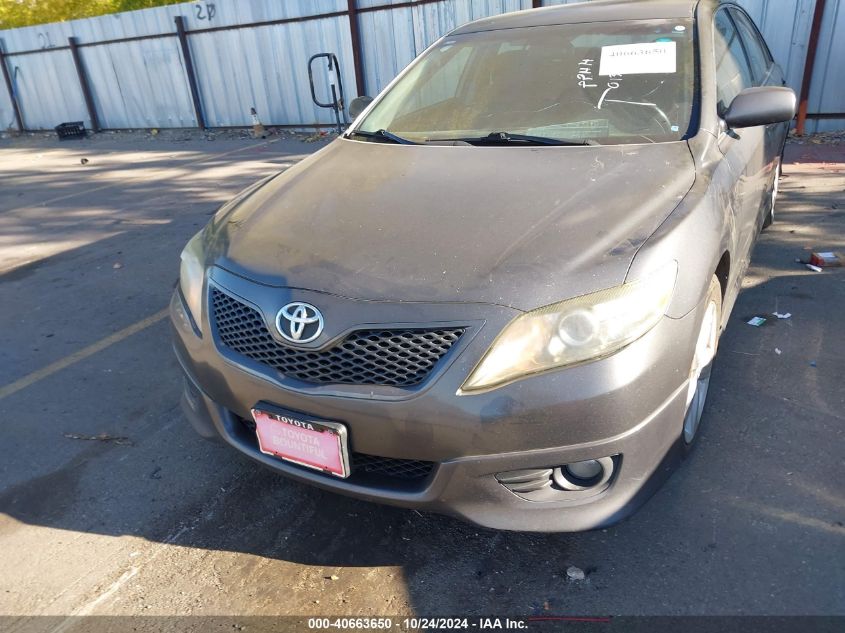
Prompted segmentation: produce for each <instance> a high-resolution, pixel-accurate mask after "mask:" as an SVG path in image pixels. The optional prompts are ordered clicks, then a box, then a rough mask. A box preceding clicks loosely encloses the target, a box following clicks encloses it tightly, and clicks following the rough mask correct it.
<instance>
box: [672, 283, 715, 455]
mask: <svg viewBox="0 0 845 633" xmlns="http://www.w3.org/2000/svg"><path fill="white" fill-rule="evenodd" d="M721 323H722V286H721V285H720V284H719V279H718V278H717V277H716V276H715V275H714V276H713V277H712V278H711V279H710V287H709V288H708V291H707V300H706V301H705V303H704V315H703V316H702V319H701V325H700V326H699V328H698V335H697V336H696V340H695V349H694V351H693V358H692V365H691V367H690V374H689V386H688V389H687V411H686V415H685V416H684V423H683V427H682V430H681V437H682V439H683V444H684V448H685V449H686V450H687V451H689V450H690V449H691V448H692V446H693V443H694V442H695V439H696V437H697V435H698V429H699V427H700V426H701V418H702V415H703V414H704V405H705V403H706V401H707V392H708V391H709V389H710V375H711V373H712V371H713V360H714V359H715V357H716V351H717V350H718V347H719V333H720V330H721Z"/></svg>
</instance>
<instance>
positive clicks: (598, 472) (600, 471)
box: [552, 457, 615, 490]
mask: <svg viewBox="0 0 845 633" xmlns="http://www.w3.org/2000/svg"><path fill="white" fill-rule="evenodd" d="M614 469H615V465H614V461H613V457H602V458H600V459H586V460H584V461H582V462H572V463H571V464H564V465H563V466H560V467H558V468H555V469H554V473H553V474H552V478H553V479H554V482H555V483H556V484H557V485H558V486H559V487H560V488H563V489H564V490H594V489H599V488H601V486H604V485H605V484H607V482H608V481H610V478H611V476H613V471H614Z"/></svg>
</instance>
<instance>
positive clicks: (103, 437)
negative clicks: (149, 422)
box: [64, 433, 133, 446]
mask: <svg viewBox="0 0 845 633" xmlns="http://www.w3.org/2000/svg"><path fill="white" fill-rule="evenodd" d="M64 436H65V437H66V438H67V439H69V440H86V441H89V442H111V443H112V444H122V445H125V446H133V443H132V440H130V439H129V438H128V437H123V436H119V435H109V434H108V433H100V434H98V435H81V434H79V433H65V434H64Z"/></svg>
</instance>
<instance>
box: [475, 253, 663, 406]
mask: <svg viewBox="0 0 845 633" xmlns="http://www.w3.org/2000/svg"><path fill="white" fill-rule="evenodd" d="M677 272H678V266H677V264H676V263H675V262H672V263H670V264H668V265H666V266H663V267H662V268H661V269H659V270H657V271H656V272H654V273H653V274H651V275H648V276H646V277H644V278H642V279H639V280H637V281H632V282H629V283H626V284H623V285H621V286H617V287H615V288H610V289H608V290H601V291H599V292H594V293H592V294H588V295H583V296H581V297H575V298H574V299H567V300H566V301H561V302H560V303H555V304H553V305H550V306H546V307H544V308H538V309H537V310H534V311H532V312H527V313H525V314H523V315H521V316H519V317H517V318H516V319H514V320H513V321H511V322H510V324H508V325H507V326H506V327H505V329H504V330H503V331H502V333H501V334H499V336H498V337H497V338H496V340H495V341H494V342H493V345H491V346H490V349H489V350H488V351H487V353H486V354H485V355H484V357H483V358H482V359H481V362H480V363H479V364H478V365H477V366H476V368H475V370H474V371H473V372H472V373H471V374H470V376H469V378H467V380H466V382H465V383H464V384H463V386H462V387H461V391H460V392H459V393H462V392H472V391H479V390H483V389H491V388H493V387H498V386H501V385H504V384H505V383H508V382H513V381H514V380H517V379H519V378H524V377H525V376H529V375H531V374H536V373H539V372H543V371H547V370H550V369H558V368H560V367H565V366H567V365H573V364H575V363H581V362H584V361H588V360H595V359H598V358H602V357H604V356H608V355H610V354H612V353H614V352H616V351H618V350H620V349H622V348H623V347H625V346H626V345H629V344H631V343H633V342H634V341H636V340H637V339H638V338H640V337H641V336H643V335H644V334H645V333H646V332H648V331H649V330H650V329H651V328H653V327H654V326H655V325H657V322H658V321H660V319H661V317H662V316H663V315H664V313H665V312H666V309H667V308H668V306H669V301H670V300H671V298H672V291H673V290H674V287H675V277H676V276H677Z"/></svg>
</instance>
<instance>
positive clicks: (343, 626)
mask: <svg viewBox="0 0 845 633" xmlns="http://www.w3.org/2000/svg"><path fill="white" fill-rule="evenodd" d="M527 628H528V620H527V619H522V618H515V619H514V618H493V617H491V618H483V617H481V618H425V617H414V618H389V617H385V618H308V629H309V630H341V631H347V630H367V629H370V630H382V631H390V630H393V629H398V630H400V631H420V630H429V629H430V630H444V629H454V630H473V629H475V630H479V631H508V630H510V631H518V630H525V629H527Z"/></svg>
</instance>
